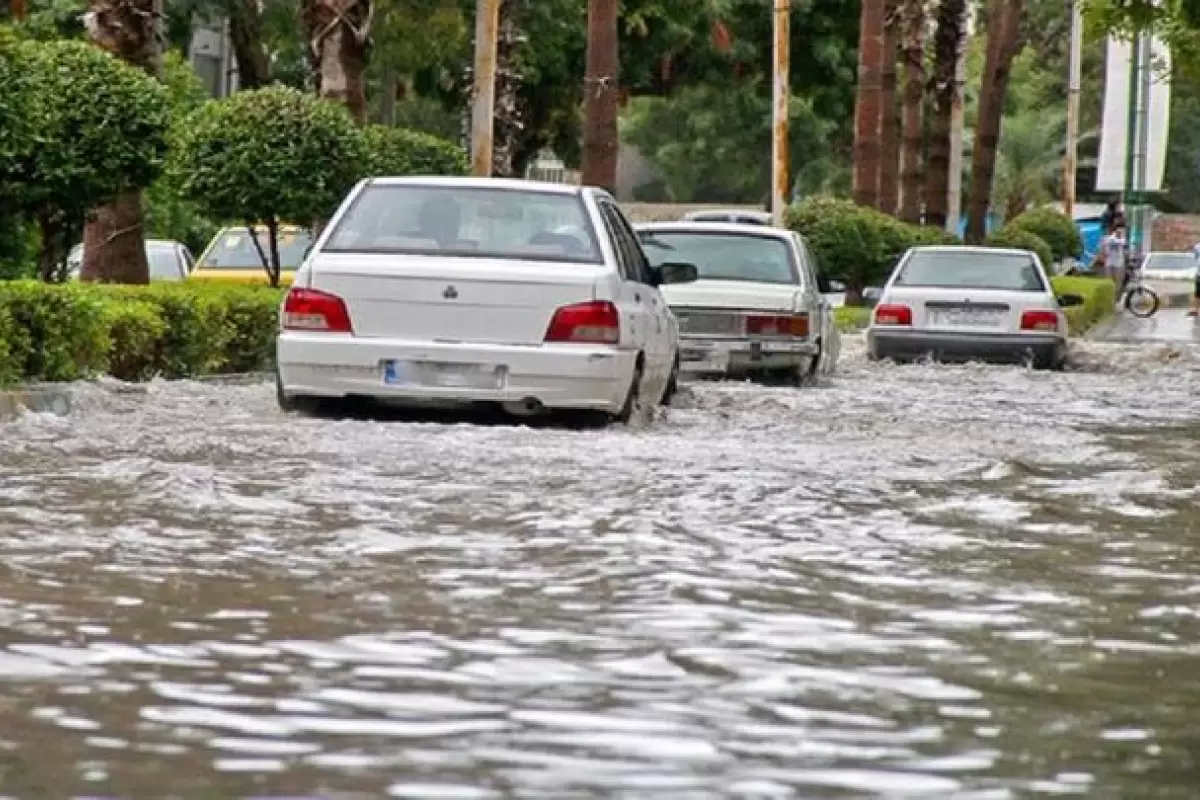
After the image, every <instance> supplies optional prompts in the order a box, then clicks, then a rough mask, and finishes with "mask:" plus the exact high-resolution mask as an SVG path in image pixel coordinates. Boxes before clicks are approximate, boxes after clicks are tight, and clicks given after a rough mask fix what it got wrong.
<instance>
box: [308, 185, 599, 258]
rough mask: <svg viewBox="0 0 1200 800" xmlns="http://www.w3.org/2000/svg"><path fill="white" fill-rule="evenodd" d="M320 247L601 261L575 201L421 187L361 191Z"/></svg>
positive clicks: (522, 192)
mask: <svg viewBox="0 0 1200 800" xmlns="http://www.w3.org/2000/svg"><path fill="white" fill-rule="evenodd" d="M322 249H323V250H325V251H328V252H337V253H405V254H414V255H438V256H454V257H459V258H506V259H517V260H522V261H530V260H532V261H560V262H562V261H565V262H575V263H581V264H600V263H602V261H603V258H602V256H601V253H600V248H599V245H598V244H597V238H596V233H595V231H594V230H593V228H592V224H591V221H590V218H589V216H588V214H587V211H586V209H585V208H584V205H583V200H582V198H581V197H580V196H579V195H576V194H559V193H555V192H545V191H525V190H522V189H512V188H483V187H466V186H423V185H420V184H401V185H395V184H393V185H387V184H379V185H374V186H368V187H367V188H365V189H364V190H363V191H362V192H361V193H359V195H358V196H357V197H356V198H355V199H354V202H353V204H352V205H351V206H350V208H349V209H348V210H347V212H346V214H345V215H344V216H343V217H342V218H341V220H339V221H338V223H337V227H336V228H335V229H334V230H333V232H332V234H331V236H330V238H329V239H328V241H327V242H326V243H325V245H324V246H323V247H322Z"/></svg>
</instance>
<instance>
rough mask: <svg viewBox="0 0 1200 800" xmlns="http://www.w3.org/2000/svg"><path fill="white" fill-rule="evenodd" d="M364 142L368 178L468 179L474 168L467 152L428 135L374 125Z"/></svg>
mask: <svg viewBox="0 0 1200 800" xmlns="http://www.w3.org/2000/svg"><path fill="white" fill-rule="evenodd" d="M363 138H364V141H365V145H366V160H365V162H364V164H365V168H364V171H363V174H364V177H379V176H385V175H466V174H467V172H468V171H469V170H470V167H471V163H470V160H469V159H468V158H467V152H466V151H465V150H463V148H461V147H459V146H458V145H457V144H455V143H454V142H448V141H446V140H445V139H440V138H438V137H437V136H433V135H431V134H428V133H421V132H420V131H413V130H408V129H406V128H393V127H389V126H387V125H370V126H368V127H367V128H366V129H365V130H364V131H363Z"/></svg>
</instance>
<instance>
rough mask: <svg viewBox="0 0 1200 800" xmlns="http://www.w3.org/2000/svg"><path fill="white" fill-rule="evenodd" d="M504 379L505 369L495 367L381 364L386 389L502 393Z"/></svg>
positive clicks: (415, 363)
mask: <svg viewBox="0 0 1200 800" xmlns="http://www.w3.org/2000/svg"><path fill="white" fill-rule="evenodd" d="M504 379H505V369H504V367H498V366H496V365H495V364H458V363H448V362H441V361H385V362H384V364H383V382H384V383H385V384H387V385H388V386H430V387H440V388H446V389H502V388H504Z"/></svg>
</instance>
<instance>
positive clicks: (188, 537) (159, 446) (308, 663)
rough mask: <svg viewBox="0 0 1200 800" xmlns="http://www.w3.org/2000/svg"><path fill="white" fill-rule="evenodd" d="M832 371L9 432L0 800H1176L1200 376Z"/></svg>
mask: <svg viewBox="0 0 1200 800" xmlns="http://www.w3.org/2000/svg"><path fill="white" fill-rule="evenodd" d="M1173 319H1174V316H1173V315H1172V313H1170V312H1168V313H1164V314H1163V315H1162V316H1161V317H1160V318H1159V319H1158V321H1157V322H1156V327H1155V330H1156V331H1161V330H1164V329H1165V328H1166V326H1168V325H1175V324H1176V323H1174V322H1171V320H1173ZM847 350H848V354H847V358H846V363H845V364H844V368H843V371H842V372H841V374H840V375H838V376H837V377H835V378H833V379H831V380H828V381H826V382H825V383H824V384H823V385H821V386H818V387H815V388H812V389H805V390H799V391H797V390H791V389H787V388H768V387H761V386H755V385H750V384H697V385H693V386H691V387H689V388H687V389H686V390H685V392H684V394H683V396H682V397H681V398H680V400H679V402H678V405H677V406H676V407H674V408H672V409H670V410H668V411H667V412H665V413H664V414H663V415H662V416H661V417H660V418H659V419H658V420H656V421H655V422H654V423H653V424H651V425H650V426H649V427H647V428H645V429H643V430H626V429H612V430H609V431H602V432H579V431H565V430H542V429H531V428H524V427H518V426H507V425H467V424H435V423H419V424H415V423H399V422H388V421H370V420H367V421H362V420H358V421H340V422H327V421H320V420H308V419H298V418H294V417H288V416H284V415H281V414H280V413H279V412H278V411H277V410H276V409H275V406H274V397H273V389H272V388H271V387H270V386H266V385H262V386H249V387H218V386H211V385H202V384H195V383H173V384H166V383H163V384H154V385H151V386H150V387H149V389H148V391H147V393H144V394H130V393H128V392H119V391H115V388H117V387H104V386H101V387H94V388H85V389H81V394H80V398H79V401H78V403H77V407H76V410H75V411H74V412H73V414H72V416H70V417H66V418H59V417H52V416H39V415H31V416H27V417H25V418H23V419H20V420H17V421H15V422H11V423H5V424H0V679H2V680H3V681H4V682H5V685H4V691H3V694H2V695H0V796H4V795H7V796H13V797H21V798H34V797H47V798H49V797H68V796H71V795H88V796H93V797H95V796H119V797H126V798H168V797H179V798H199V797H213V798H236V797H248V796H263V795H275V796H280V795H293V796H294V795H302V794H303V795H311V796H323V797H328V798H378V797H403V798H471V799H475V798H539V799H540V798H547V799H551V800H569V799H570V798H631V799H632V798H639V799H641V798H647V799H649V798H653V799H654V800H658V799H659V798H687V799H688V800H690V799H691V798H697V799H705V800H706V799H707V798H714V799H717V798H747V799H749V798H755V799H757V800H765V799H766V798H801V797H804V798H833V797H863V796H870V795H873V794H880V793H883V794H888V793H891V794H905V795H906V796H911V797H921V798H928V797H956V798H1000V797H1018V796H1019V797H1028V796H1043V795H1045V796H1049V795H1055V796H1058V795H1064V794H1080V795H1089V796H1095V797H1106V798H1107V797H1111V798H1139V799H1141V798H1194V797H1195V796H1196V791H1197V790H1196V787H1197V786H1198V785H1200V766H1198V764H1197V759H1200V732H1198V731H1200V729H1198V728H1197V725H1196V722H1195V710H1196V709H1197V708H1200V672H1198V671H1197V669H1196V664H1197V657H1198V656H1200V545H1198V542H1200V506H1198V500H1200V488H1198V487H1200V458H1198V457H1197V452H1200V450H1198V448H1200V422H1198V420H1200V391H1197V389H1196V386H1197V385H1198V381H1200V349H1197V348H1192V347H1189V346H1186V345H1181V344H1178V343H1171V342H1159V341H1143V342H1139V343H1136V344H1133V345H1124V344H1109V343H1096V342H1085V343H1082V344H1081V346H1080V351H1079V353H1078V358H1077V367H1076V368H1075V369H1073V370H1071V371H1068V372H1065V373H1060V374H1054V373H1035V372H1030V371H1027V370H1025V369H1022V368H1007V367H999V368H997V367H986V366H980V365H965V366H930V365H913V366H907V367H896V366H892V365H888V364H872V363H868V362H867V361H866V360H865V359H864V358H863V357H862V347H861V344H860V343H858V342H854V341H852V342H849V343H848V344H847Z"/></svg>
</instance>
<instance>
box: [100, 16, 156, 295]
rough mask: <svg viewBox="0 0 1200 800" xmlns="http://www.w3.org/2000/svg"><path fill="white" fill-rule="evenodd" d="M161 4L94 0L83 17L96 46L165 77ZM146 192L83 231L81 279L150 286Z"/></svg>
mask: <svg viewBox="0 0 1200 800" xmlns="http://www.w3.org/2000/svg"><path fill="white" fill-rule="evenodd" d="M162 15H163V3H162V0H90V2H89V3H88V10H87V13H85V14H84V15H83V21H84V27H85V28H86V29H87V33H88V38H89V39H90V40H91V41H92V43H93V44H95V45H96V46H97V47H100V48H101V49H103V50H106V51H108V52H109V53H112V54H113V55H114V56H116V57H117V58H120V59H122V60H123V61H126V62H128V63H129V64H132V65H133V66H135V67H138V68H140V69H143V70H145V71H146V72H148V73H149V74H150V75H152V76H154V77H156V78H159V79H161V78H162V76H163V65H162V41H161V39H160V37H159V20H161V19H162ZM145 220H146V216H145V213H144V211H143V209H142V193H141V191H138V190H135V191H130V192H124V193H122V194H120V195H118V196H117V198H116V199H114V200H113V202H111V203H109V204H108V205H106V206H102V207H100V208H98V209H96V210H95V212H94V214H93V216H92V219H91V220H89V221H88V223H87V225H86V227H85V228H84V231H83V264H82V266H81V267H80V278H82V279H83V280H85V281H102V282H105V283H149V281H150V267H149V265H148V264H147V263H146V234H145V227H144V226H145Z"/></svg>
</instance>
